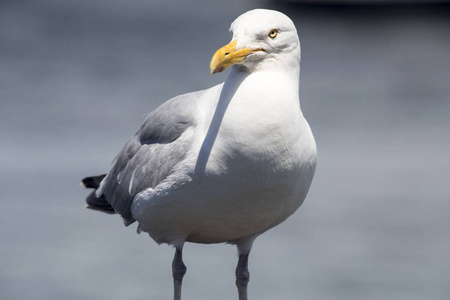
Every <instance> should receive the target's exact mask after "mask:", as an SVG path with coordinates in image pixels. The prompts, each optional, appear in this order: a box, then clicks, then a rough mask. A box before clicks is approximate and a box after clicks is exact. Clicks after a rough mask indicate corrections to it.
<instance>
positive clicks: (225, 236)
mask: <svg viewBox="0 0 450 300" xmlns="http://www.w3.org/2000/svg"><path fill="white" fill-rule="evenodd" d="M305 123H306V122H305ZM302 130H303V131H304V132H301V134H300V136H302V140H299V141H295V142H293V143H290V144H277V143H274V144H271V146H270V147H265V148H261V147H259V146H258V145H257V146H256V147H254V149H265V150H264V151H265V152H264V153H259V152H258V151H260V150H255V151H253V152H252V150H251V149H248V148H247V149H246V147H243V145H240V146H239V149H241V150H242V149H243V150H242V151H230V149H229V148H228V149H227V148H226V147H225V146H224V145H221V146H222V147H217V149H226V151H225V152H226V153H232V155H223V153H222V152H221V151H218V150H217V151H214V149H213V151H211V153H210V155H209V156H208V163H207V164H206V165H205V169H204V170H203V172H202V170H198V168H197V169H196V164H197V163H198V162H197V161H196V160H195V158H193V159H192V160H191V161H190V163H187V164H186V165H184V166H181V167H180V170H178V172H174V173H173V174H171V176H169V177H168V178H167V179H166V180H165V181H164V182H162V183H161V184H160V185H158V186H157V187H156V188H155V189H149V190H146V191H144V192H142V193H140V194H139V195H137V196H136V198H135V201H134V203H133V206H132V212H133V216H134V218H135V219H136V220H137V221H138V222H139V227H140V228H141V229H142V230H143V231H146V232H148V233H149V234H150V236H151V237H152V238H153V239H154V240H155V241H156V242H158V243H169V244H174V243H175V244H176V243H177V242H180V241H184V240H186V241H190V242H196V243H220V242H233V241H235V240H237V239H239V238H243V237H247V236H252V235H253V236H256V235H259V234H261V233H263V232H264V231H266V230H268V229H270V228H272V227H274V226H276V225H278V224H279V223H281V222H283V221H284V220H285V219H286V218H287V217H289V216H290V215H291V214H292V213H294V212H295V211H296V210H297V209H298V207H299V206H300V205H301V204H302V203H303V200H304V199H305V197H306V194H307V192H308V189H309V186H310V184H311V181H312V178H313V175H314V169H315V160H316V149H315V143H314V138H313V137H312V134H311V132H310V130H309V126H307V124H306V127H304V128H303V129H302ZM217 143H220V139H219V140H218V141H217ZM215 147H216V145H215ZM249 147H250V148H251V147H252V145H249ZM197 155H198V154H197ZM188 161H189V159H188ZM195 172H197V173H195Z"/></svg>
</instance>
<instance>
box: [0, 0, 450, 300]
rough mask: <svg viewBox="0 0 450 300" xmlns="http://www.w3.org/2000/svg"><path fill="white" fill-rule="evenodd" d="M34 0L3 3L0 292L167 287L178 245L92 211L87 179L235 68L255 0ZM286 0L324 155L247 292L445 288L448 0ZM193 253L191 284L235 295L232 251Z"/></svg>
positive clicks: (25, 294)
mask: <svg viewBox="0 0 450 300" xmlns="http://www.w3.org/2000/svg"><path fill="white" fill-rule="evenodd" d="M33 3H37V2H36V1H34V2H32V1H29V3H28V2H25V1H2V3H1V4H0V66H1V67H0V138H1V141H2V142H1V148H0V149H1V150H0V151H1V156H0V167H1V173H0V189H1V191H2V200H1V201H2V202H1V203H2V214H1V217H0V228H1V229H0V241H1V243H0V299H5V300H9V299H46V300H48V299H110V300H112V299H170V298H171V294H172V280H171V265H170V264H171V259H172V257H173V249H171V248H170V247H167V246H157V245H156V244H155V243H153V241H151V239H150V238H149V237H148V236H146V235H137V234H136V233H135V231H134V228H125V227H124V226H123V224H122V221H121V219H120V217H119V216H110V215H106V214H101V213H98V212H94V211H89V210H85V209H83V205H84V204H83V199H84V197H85V196H86V191H85V190H83V189H82V188H81V187H79V186H78V182H79V180H80V179H81V178H82V177H84V176H85V175H90V174H97V173H101V172H103V171H106V170H108V168H109V166H110V162H111V161H112V159H113V158H114V156H115V154H116V153H117V152H118V151H119V150H120V148H121V147H122V146H123V145H124V143H125V142H126V141H127V140H128V138H129V137H130V136H131V135H132V134H133V133H134V132H135V131H136V130H137V128H138V127H139V125H140V124H141V122H142V121H143V119H144V114H145V113H147V112H149V111H151V110H152V109H154V108H155V107H156V106H157V105H159V104H160V103H162V102H163V101H165V100H167V99H169V98H170V97H172V96H176V95H179V94H181V93H185V92H190V91H194V90H200V89H203V88H207V87H210V86H212V85H214V84H217V83H219V82H221V81H223V80H224V78H225V74H223V75H222V74H220V75H215V76H210V75H209V72H208V65H209V59H210V57H211V56H212V54H213V53H214V51H215V50H216V49H217V48H218V47H220V46H222V45H224V44H225V43H227V42H228V41H229V38H230V37H229V34H228V32H227V29H228V26H229V24H230V22H231V21H232V20H233V19H234V18H235V17H236V16H237V15H239V14H240V13H241V12H243V11H244V10H246V9H247V8H249V7H251V5H246V6H242V5H240V6H238V5H237V4H236V3H237V2H224V1H221V2H220V4H219V3H218V4H216V5H217V6H210V5H209V3H210V1H192V2H189V3H186V4H183V3H184V2H182V3H179V2H178V1H177V2H176V1H166V2H164V4H159V6H156V4H153V3H151V2H149V1H139V0H133V1H128V2H126V3H125V2H124V3H123V4H120V3H118V2H117V3H116V2H110V1H104V0H94V1H87V0H84V1H56V0H55V1H39V5H38V4H33ZM272 6H273V5H272ZM277 7H278V8H279V9H280V10H282V11H284V12H286V13H287V14H288V15H290V16H291V17H292V18H293V19H294V21H295V23H296V25H297V27H298V31H299V33H300V38H301V41H302V57H303V61H302V75H301V81H302V83H301V98H302V108H303V111H304V113H305V115H306V116H307V118H308V120H309V122H310V124H311V127H312V129H313V131H314V133H315V137H316V141H317V143H318V148H319V163H318V167H317V171H316V177H315V181H314V182H313V186H312V188H311V192H310V194H309V197H308V198H307V200H306V202H305V203H304V205H303V206H302V208H301V209H300V211H299V212H298V213H296V214H295V215H294V216H292V217H291V218H290V219H289V220H288V221H287V222H285V223H284V224H282V225H281V226H279V227H277V228H275V229H273V230H271V231H269V232H268V233H266V234H265V235H263V236H261V237H260V238H258V239H257V240H256V242H255V245H254V248H253V251H252V255H251V256H250V262H249V263H250V272H251V281H250V285H249V295H250V297H251V299H330V300H331V299H355V300H356V299H358V300H359V299H365V300H370V299H408V300H411V299H448V298H449V296H450V286H449V285H448V278H450V254H449V252H450V235H449V228H450V201H449V200H450V199H449V198H450V188H449V179H450V171H449V170H450V159H449V155H448V154H449V149H450V131H449V126H450V117H449V115H450V99H449V94H450V84H449V82H450V56H449V53H450V9H449V8H448V6H447V7H445V6H438V7H425V8H424V7H421V8H414V7H401V6H394V7H379V8H377V7H366V8H362V9H361V8H358V7H340V8H337V7H334V8H328V7H316V6H282V7H280V6H277ZM100 136H101V138H100ZM97 153H103V155H101V156H99V155H98V154H97ZM130 227H133V226H130ZM184 260H185V263H186V265H187V267H188V273H187V275H186V276H185V283H184V286H183V289H184V291H183V292H184V297H185V298H186V299H205V300H206V299H211V297H214V299H216V300H219V299H235V298H236V297H237V296H236V295H237V293H236V291H235V286H234V268H235V264H236V263H237V257H236V251H235V249H234V248H232V247H231V246H227V245H211V246H204V245H195V244H188V245H186V247H185V251H184Z"/></svg>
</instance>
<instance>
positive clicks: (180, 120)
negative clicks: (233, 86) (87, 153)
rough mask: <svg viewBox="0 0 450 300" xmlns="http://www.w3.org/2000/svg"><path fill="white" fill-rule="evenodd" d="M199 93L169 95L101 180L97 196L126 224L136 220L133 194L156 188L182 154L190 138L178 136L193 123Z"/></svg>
mask: <svg viewBox="0 0 450 300" xmlns="http://www.w3.org/2000/svg"><path fill="white" fill-rule="evenodd" d="M198 93H199V92H196V93H191V94H185V95H181V96H178V97H175V98H172V99H170V100H169V101H167V102H165V103H164V104H162V105H161V106H159V107H158V108H157V109H156V110H154V111H153V112H151V113H150V114H149V115H148V116H147V118H146V119H145V121H144V123H143V124H142V125H141V127H140V128H139V130H138V131H137V132H136V134H134V135H133V136H132V137H131V138H130V140H129V141H128V143H127V144H126V145H125V147H123V149H122V150H121V151H120V152H119V154H118V155H117V156H116V158H115V159H114V161H113V166H112V169H111V171H110V172H109V173H108V174H107V176H106V177H105V178H104V179H103V181H102V182H101V184H100V187H99V188H98V190H97V192H96V195H97V197H104V198H106V199H107V201H108V203H110V204H111V206H112V207H113V208H114V210H115V211H116V212H118V213H119V214H120V215H121V216H122V217H123V219H124V223H125V225H127V226H128V225H130V224H132V223H133V222H134V221H135V220H134V219H133V217H132V215H131V211H130V207H131V204H132V203H133V199H134V197H135V196H136V195H137V194H138V193H140V192H141V191H143V190H145V189H147V188H153V187H155V186H156V185H157V184H158V183H159V182H161V181H162V180H163V179H164V178H166V177H167V176H168V175H169V174H170V171H171V170H172V168H173V167H174V166H175V165H176V164H177V163H178V162H180V161H181V160H182V159H183V158H184V157H185V154H186V150H187V149H188V148H189V145H190V143H191V141H190V140H186V139H180V137H181V136H182V134H183V133H184V132H185V131H186V129H187V128H188V127H190V126H194V125H195V121H194V117H193V111H194V107H195V104H194V103H193V101H192V100H194V99H196V97H197V96H196V95H198Z"/></svg>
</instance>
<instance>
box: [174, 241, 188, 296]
mask: <svg viewBox="0 0 450 300" xmlns="http://www.w3.org/2000/svg"><path fill="white" fill-rule="evenodd" d="M182 253H183V247H180V248H176V250H175V256H174V258H173V262H172V275H173V287H174V300H181V284H182V282H183V276H184V274H186V270H187V268H186V266H185V265H184V263H183V257H182Z"/></svg>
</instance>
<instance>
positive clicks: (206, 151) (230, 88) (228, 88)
mask: <svg viewBox="0 0 450 300" xmlns="http://www.w3.org/2000/svg"><path fill="white" fill-rule="evenodd" d="M246 77H247V75H246V74H245V73H241V72H235V73H234V74H233V73H230V74H229V75H228V77H227V79H226V80H225V83H224V85H223V88H222V91H221V92H220V96H219V101H218V103H217V107H216V110H215V111H214V115H213V117H212V120H211V124H210V125H209V128H208V131H207V133H206V136H205V139H204V140H203V143H202V146H201V148H200V152H199V154H198V157H197V163H196V165H195V175H197V176H199V175H200V176H203V175H205V171H206V165H207V164H208V160H209V157H210V155H211V151H212V149H213V147H214V143H215V141H216V138H217V135H218V133H219V130H220V126H221V124H222V121H223V118H224V116H225V113H226V111H227V108H228V105H229V104H230V102H231V99H233V96H234V94H235V93H236V91H237V90H238V88H239V86H240V85H241V83H242V82H243V81H244V79H245V78H246Z"/></svg>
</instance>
